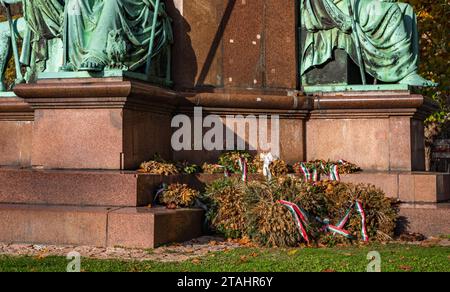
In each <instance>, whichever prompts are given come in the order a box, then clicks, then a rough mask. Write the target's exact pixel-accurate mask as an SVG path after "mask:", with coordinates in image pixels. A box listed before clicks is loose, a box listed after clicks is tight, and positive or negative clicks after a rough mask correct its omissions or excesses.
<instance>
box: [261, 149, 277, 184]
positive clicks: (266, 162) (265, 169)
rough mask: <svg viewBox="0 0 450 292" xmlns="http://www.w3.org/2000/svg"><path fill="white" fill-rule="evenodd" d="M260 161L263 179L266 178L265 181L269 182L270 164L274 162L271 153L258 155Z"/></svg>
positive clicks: (270, 174)
mask: <svg viewBox="0 0 450 292" xmlns="http://www.w3.org/2000/svg"><path fill="white" fill-rule="evenodd" d="M260 159H261V161H263V162H264V166H263V174H264V176H265V177H267V179H269V180H271V179H272V173H271V171H270V164H271V163H272V162H273V161H274V160H275V158H274V157H273V155H272V153H266V154H265V153H261V154H260Z"/></svg>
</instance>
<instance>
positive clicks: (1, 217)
mask: <svg viewBox="0 0 450 292" xmlns="http://www.w3.org/2000/svg"><path fill="white" fill-rule="evenodd" d="M0 222H2V224H0V242H3V243H26V244H57V245H87V246H97V247H115V246H120V247H127V248H155V247H157V246H159V245H162V244H167V243H174V242H183V241H186V240H190V239H193V238H196V237H199V236H200V235H201V234H202V230H201V228H202V223H203V211H202V210H198V209H178V210H167V209H165V208H145V207H143V208H136V207H131V208H105V207H70V206H40V205H13V204H0Z"/></svg>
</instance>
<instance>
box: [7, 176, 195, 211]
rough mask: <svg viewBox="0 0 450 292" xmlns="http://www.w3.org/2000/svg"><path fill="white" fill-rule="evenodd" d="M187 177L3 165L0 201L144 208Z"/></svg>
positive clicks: (8, 202)
mask: <svg viewBox="0 0 450 292" xmlns="http://www.w3.org/2000/svg"><path fill="white" fill-rule="evenodd" d="M183 180H188V178H187V177H180V176H168V177H165V176H158V175H146V174H139V173H137V172H131V171H128V172H127V171H92V170H86V171H82V170H32V169H17V168H0V203H5V204H43V205H70V206H102V207H111V206H116V207H142V206H147V205H149V204H150V203H152V200H153V195H154V194H155V193H156V190H157V189H158V187H159V186H160V185H161V184H162V183H163V182H165V183H173V182H182V181H183Z"/></svg>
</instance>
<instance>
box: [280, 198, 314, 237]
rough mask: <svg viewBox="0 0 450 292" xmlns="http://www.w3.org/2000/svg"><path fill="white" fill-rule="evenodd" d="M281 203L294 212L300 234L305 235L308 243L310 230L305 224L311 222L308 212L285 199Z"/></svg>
mask: <svg viewBox="0 0 450 292" xmlns="http://www.w3.org/2000/svg"><path fill="white" fill-rule="evenodd" d="M279 203H280V204H282V205H283V206H285V207H286V208H288V209H289V211H290V212H291V213H292V216H294V220H295V223H296V224H297V228H298V230H299V232H300V235H301V236H302V237H303V239H304V240H305V241H306V243H308V244H309V237H308V232H307V231H306V228H305V226H307V225H308V224H309V221H308V219H307V217H306V214H305V213H304V212H302V210H301V209H300V208H299V207H298V206H297V205H296V204H294V203H291V202H287V201H283V200H280V201H279Z"/></svg>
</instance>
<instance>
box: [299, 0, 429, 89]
mask: <svg viewBox="0 0 450 292" xmlns="http://www.w3.org/2000/svg"><path fill="white" fill-rule="evenodd" d="M300 9H301V22H302V28H303V31H305V32H306V36H305V41H304V44H303V52H302V55H301V60H300V62H301V75H302V76H304V75H305V74H306V73H307V72H308V71H309V70H311V69H313V68H315V67H316V66H320V65H323V64H326V63H327V62H329V61H330V60H331V59H332V58H333V53H334V50H336V49H342V50H345V51H346V52H347V53H348V54H349V55H350V57H351V58H352V60H353V61H354V62H355V63H356V64H358V65H359V66H360V67H361V68H362V70H363V72H362V73H364V72H366V73H368V74H370V75H371V76H373V77H374V78H376V79H377V80H379V81H382V82H386V83H400V84H407V85H410V86H435V85H436V84H434V83H433V82H431V81H428V80H426V79H424V78H422V77H421V76H419V74H418V73H417V70H418V62H419V38H418V30H417V20H416V15H415V13H414V11H413V8H412V7H411V6H410V5H409V4H405V3H399V2H397V1H396V0H301V5H300ZM362 75H364V74H362ZM363 79H364V78H363Z"/></svg>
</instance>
